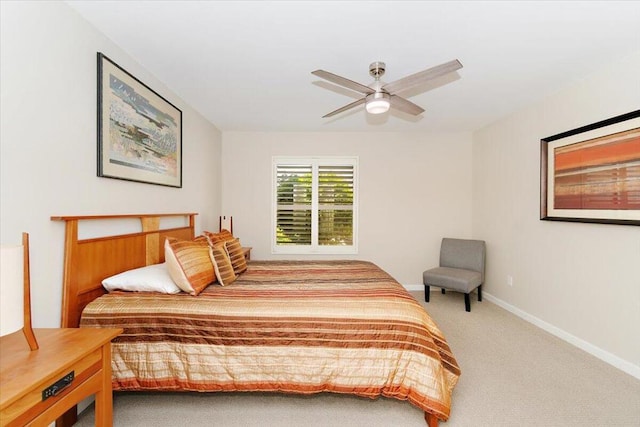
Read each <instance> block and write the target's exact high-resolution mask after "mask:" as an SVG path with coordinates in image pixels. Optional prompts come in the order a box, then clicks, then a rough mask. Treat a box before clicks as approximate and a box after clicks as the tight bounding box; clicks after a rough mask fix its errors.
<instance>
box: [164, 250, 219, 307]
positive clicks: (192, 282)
mask: <svg viewBox="0 0 640 427" xmlns="http://www.w3.org/2000/svg"><path fill="white" fill-rule="evenodd" d="M164 258H165V261H166V262H167V270H169V275H170V276H171V278H172V279H173V281H174V282H176V285H178V287H179V288H180V289H182V290H183V291H184V292H187V293H189V294H191V295H194V296H195V295H198V294H199V293H200V292H202V291H203V290H204V288H206V287H207V286H209V285H210V284H211V283H213V282H214V281H215V280H216V276H215V270H214V267H213V262H212V256H211V248H210V247H209V245H208V244H207V243H206V242H205V241H204V240H202V239H199V240H197V241H189V240H178V239H173V238H168V239H167V240H165V242H164Z"/></svg>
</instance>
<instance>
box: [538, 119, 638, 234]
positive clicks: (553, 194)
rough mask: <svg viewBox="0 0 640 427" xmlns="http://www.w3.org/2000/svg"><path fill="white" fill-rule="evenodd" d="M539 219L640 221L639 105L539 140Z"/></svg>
mask: <svg viewBox="0 0 640 427" xmlns="http://www.w3.org/2000/svg"><path fill="white" fill-rule="evenodd" d="M540 219H541V220H547V221H569V222H586V223H600V224H619V225H636V226H638V225H640V110H636V111H632V112H630V113H626V114H622V115H619V116H616V117H612V118H610V119H606V120H602V121H600V122H597V123H593V124H590V125H587V126H583V127H580V128H577V129H573V130H570V131H567V132H563V133H560V134H557V135H553V136H549V137H546V138H543V139H541V140H540Z"/></svg>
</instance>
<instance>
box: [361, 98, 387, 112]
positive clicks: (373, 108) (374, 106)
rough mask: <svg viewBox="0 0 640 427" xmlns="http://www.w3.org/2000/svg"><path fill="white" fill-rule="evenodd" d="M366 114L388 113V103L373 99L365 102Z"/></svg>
mask: <svg viewBox="0 0 640 427" xmlns="http://www.w3.org/2000/svg"><path fill="white" fill-rule="evenodd" d="M366 108H367V113H371V114H382V113H386V112H387V111H389V101H387V100H386V99H375V100H373V101H369V102H367V105H366Z"/></svg>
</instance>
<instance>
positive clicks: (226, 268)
mask: <svg viewBox="0 0 640 427" xmlns="http://www.w3.org/2000/svg"><path fill="white" fill-rule="evenodd" d="M211 252H212V253H213V268H214V269H215V272H216V277H217V278H218V282H219V283H220V284H221V285H222V286H225V285H228V284H230V283H233V282H234V281H235V280H236V279H237V278H238V276H236V273H235V272H234V271H233V266H232V265H231V260H230V259H229V254H228V253H227V248H226V246H225V243H224V242H218V243H215V244H214V245H213V246H212V247H211Z"/></svg>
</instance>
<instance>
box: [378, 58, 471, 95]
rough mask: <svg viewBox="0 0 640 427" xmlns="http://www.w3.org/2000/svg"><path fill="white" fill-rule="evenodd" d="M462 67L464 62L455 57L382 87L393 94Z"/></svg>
mask: <svg viewBox="0 0 640 427" xmlns="http://www.w3.org/2000/svg"><path fill="white" fill-rule="evenodd" d="M460 68H462V64H461V63H460V61H458V60H457V59H454V60H453V61H449V62H445V63H444V64H440V65H436V66H435V67H432V68H429V69H427V70H424V71H420V72H418V73H415V74H411V75H410V76H407V77H404V78H401V79H400V80H396V81H395V82H391V83H387V84H386V85H384V86H382V89H384V90H386V91H387V92H389V93H391V94H393V93H396V92H401V91H403V90H406V89H409V88H411V87H413V86H417V85H419V84H421V83H424V82H426V81H428V80H431V79H435V78H436V77H440V76H442V75H445V74H448V73H451V72H452V71H456V70H459V69H460Z"/></svg>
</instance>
